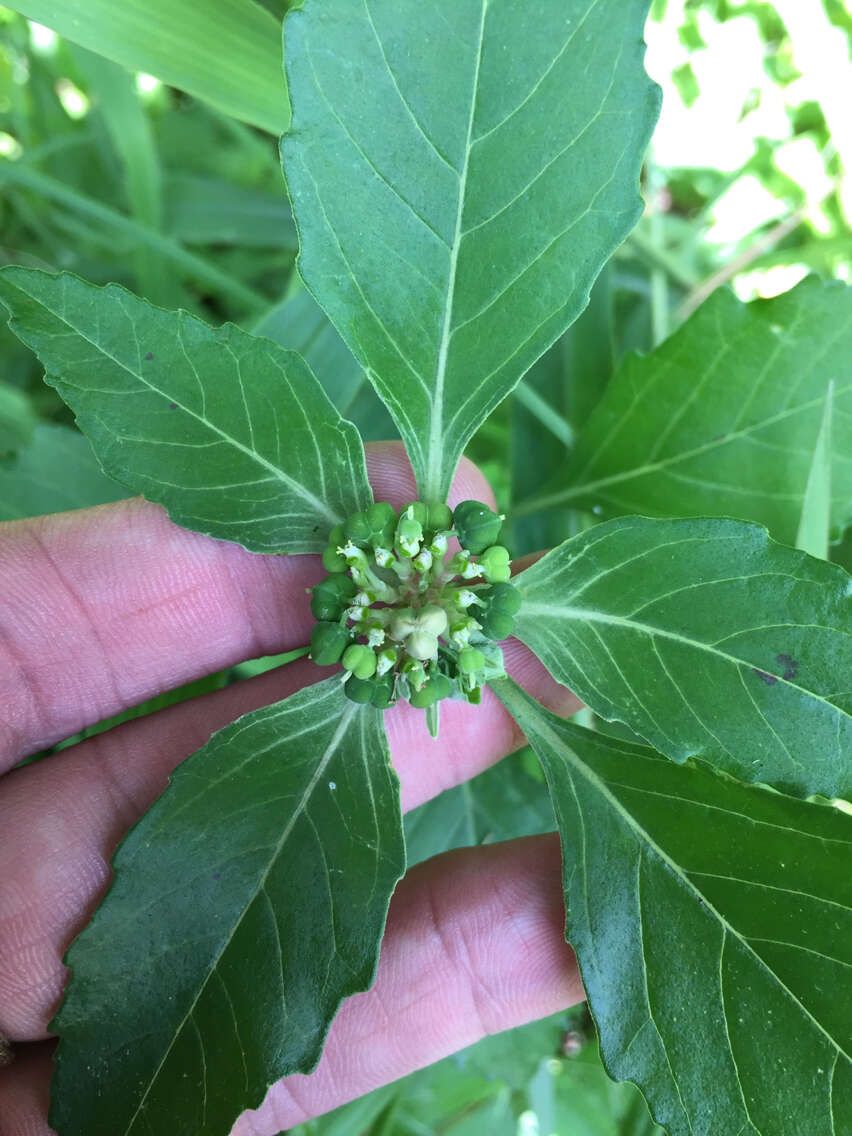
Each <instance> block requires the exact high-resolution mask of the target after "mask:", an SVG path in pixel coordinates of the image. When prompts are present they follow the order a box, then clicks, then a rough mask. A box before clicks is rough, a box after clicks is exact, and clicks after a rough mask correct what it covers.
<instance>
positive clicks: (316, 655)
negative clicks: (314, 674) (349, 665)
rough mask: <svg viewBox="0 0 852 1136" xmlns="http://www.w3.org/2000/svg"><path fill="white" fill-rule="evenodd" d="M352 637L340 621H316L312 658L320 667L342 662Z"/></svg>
mask: <svg viewBox="0 0 852 1136" xmlns="http://www.w3.org/2000/svg"><path fill="white" fill-rule="evenodd" d="M351 640H352V637H351V635H350V634H349V632H348V631H347V630H346V628H345V627H341V626H340V624H339V623H326V622H322V623H316V624H314V629H313V631H312V632H311V652H310V653H311V658H312V659H313V661H314V662H315V663H316V664H317V666H320V667H331V666H333V665H334V664H335V663H338V662H340V656H341V655H342V654H343V652H344V651H345V650H346V648H347V646H348V645H349V643H350V642H351Z"/></svg>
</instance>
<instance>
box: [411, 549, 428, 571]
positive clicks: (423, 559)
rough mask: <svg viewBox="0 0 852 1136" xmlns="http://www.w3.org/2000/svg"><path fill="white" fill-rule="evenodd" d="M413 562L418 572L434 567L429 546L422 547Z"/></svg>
mask: <svg viewBox="0 0 852 1136" xmlns="http://www.w3.org/2000/svg"><path fill="white" fill-rule="evenodd" d="M411 563H412V564H413V565H414V567H415V568H416V569H417V571H418V572H428V571H429V569H430V568H431V567H432V553H431V552H430V551H429V549H428V548H421V549H420V551H419V552H418V553H417V555H416V556H415V557H414V558H413V559H412V561H411Z"/></svg>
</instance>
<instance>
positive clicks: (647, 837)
mask: <svg viewBox="0 0 852 1136" xmlns="http://www.w3.org/2000/svg"><path fill="white" fill-rule="evenodd" d="M492 685H494V686H495V687H498V688H499V694H500V698H501V700H502V701H503V702H505V703H506V705H507V706H508V708H509V709H510V710H511V709H512V706H511V705H510V704H511V703H513V702H514V705H515V709H516V710H519V711H520V712H521V713H523V711H528V710H529V707H528V706H527V705H526V701H522V695H521V694H520V692H518V691H516V690H515V689H514V683H512V680H511V679H509V680H506V679H498V680H496V681H495V682H494V683H492ZM536 730H537V731H538V732H539V734H541V735H543V736H544V738H545V740H546V742H547V744H548V746H549V747H550V749H551V750H552V751H553V753H555V754H556V756H557V759H558V757H559V755H560V752H561V751H562V750H564V752H565V760H566V761H567V762H569V763H570V764H571V765H572V767H573V768H574V769H575V770H576V772H577V773H578V774H579V775H580V776H581V777H582V778H583V779H584V780H585V781H586V782H587V783H588V784H589V785H590V786H591V787H592V788H593V789H595V790H596V791H597V792H598V793H599V794H600V795H601V796H602V797H603V798H604V800H605V801H606V802H607V804H609V805H610V807H611V808H612V809H613V811H614V812H615V813H617V814H618V815H619V816H620V817H621V819H622V821H623V822H624V823H625V824H626V825H627V827H628V828H630V829H631V830H632V831H633V832H634V833H635V834H636V836H637V837H638V838H639V839H640V840H643V841H644V842H645V843H646V844H647V846H648V848H649V849H650V850H651V851H652V852H654V854H655V855H656V856H658V857H659V858H660V859H661V860H662V861H663V862H664V863H665V864H666V865H667V866H668V867H669V868H670V869H671V871H672V872H673V873H674V874H675V876H676V878H677V879H678V880H679V881H680V882H681V883H682V884H683V886H684V887H685V888H686V889H687V890H688V891H689V892H691V893H692V895H693V896H694V897H695V898H696V900H698V902H699V903H700V904H701V906H702V908H703V909H704V910H707V911H710V912H712V914H713V915H714V916H715V917H716V918H717V919H718V921H719V923H720V925H721V927H722V929H723V930H724V931H726V932H729V933H730V934H731V936H732V937H733V938H734V939H735V940H736V941H737V942H738V943H739V944H740V945H741V946H742V947H743V949H744V950H745V951H747V952H748V954H750V955H751V956H752V957H753V958H754V959H755V960H756V961H757V963H758V965H759V966H760V967H762V968H763V969H764V970H765V971H766V973H767V974H768V975H769V976H770V977H771V978H772V979H773V980H774V982H775V983H776V984H777V986H778V987H779V988H780V989H781V990H783V991H784V993H785V994H787V996H788V997H789V998H790V999H791V1000H792V1001H793V1002H795V1004H796V1005H797V1006H798V1007H799V1008H800V1009H801V1011H802V1013H803V1014H804V1015H805V1017H806V1018H808V1019H809V1021H811V1022H812V1023H813V1024H814V1025H815V1026H816V1028H817V1030H819V1032H820V1033H821V1034H822V1035H823V1036H824V1037H825V1038H826V1040H827V1041H828V1042H829V1044H830V1045H831V1046H832V1047H833V1048H834V1049H835V1050H836V1051H837V1053H838V1054H839V1053H842V1054H843V1055H844V1057H846V1058H847V1060H852V1055H850V1054H847V1053H846V1051H845V1050H844V1049H843V1047H842V1046H841V1045H840V1043H839V1042H838V1041H835V1039H834V1038H833V1037H832V1036H831V1034H830V1033H828V1031H827V1030H826V1029H825V1027H824V1026H823V1025H822V1024H821V1023H820V1022H819V1021H817V1019H816V1018H815V1017H814V1016H813V1014H812V1013H811V1012H810V1010H808V1008H807V1007H806V1006H804V1005H803V1004H802V1002H801V1001H800V1000H799V998H798V997H797V996H796V995H795V994H794V993H793V991H792V990H790V988H789V987H788V986H787V985H786V984H785V983H784V982H782V980H781V979H780V978H779V976H778V975H777V974H776V973H775V972H774V971H773V970H772V969H771V968H770V967H769V966H768V964H767V963H766V962H765V961H764V960H763V959H762V958H761V957H760V955H759V954H758V953H757V952H756V951H755V950H754V948H753V947H752V946H751V945H750V944H749V941H748V940H747V939H744V938H743V937H742V936H741V935H740V933H739V932H738V931H737V930H736V928H735V927H733V926H732V924H730V923H729V922H728V920H727V919H726V918H725V916H724V915H722V913H721V912H720V911H719V910H718V909H717V907H716V906H715V905H714V904H713V903H712V902H711V901H710V900H709V899H708V898H707V897H706V896H705V895H704V894H703V893H702V892H701V891H700V890H699V889H698V888H697V887H696V886H695V884H694V883H693V882H692V880H691V879H690V878H689V876H687V875H685V874H684V871H683V869H682V868H681V867H680V865H679V864H678V863H677V862H676V861H675V860H673V859H672V857H671V856H669V854H668V853H667V852H665V851H664V849H663V848H661V847H660V845H659V844H658V843H657V842H656V840H654V838H653V837H652V836H651V834H650V833H649V832H648V831H647V830H646V829H645V828H644V827H643V826H642V825H641V824H640V823H639V821H638V820H637V819H636V818H635V817H634V816H633V815H632V814H631V813H630V812H629V811H628V810H627V809H626V808H625V806H624V805H622V803H621V801H619V799H618V798H617V797H616V796H615V794H614V793H612V792H611V791H610V789H609V787H608V785H607V784H606V782H605V781H603V779H602V778H601V777H599V776H598V774H597V773H595V772H594V771H593V770H592V769H591V768H590V767H589V766H588V765H586V763H585V762H584V761H583V760H582V758H581V757H580V756H579V755H578V754H577V753H575V751H574V749H573V748H572V747H571V745H570V744H569V743H568V742H567V741H566V740H565V739H564V738H562V737H560V736H559V734H558V733H557V732H556V731H555V730H554V729H553V728H552V727H551V726H550V724H549V723H548V722H547V720H546V719H544V718H543V717H542V719H540V720H539V719H537V720H536ZM643 969H644V968H643Z"/></svg>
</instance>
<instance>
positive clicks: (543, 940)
mask: <svg viewBox="0 0 852 1136" xmlns="http://www.w3.org/2000/svg"><path fill="white" fill-rule="evenodd" d="M563 923H564V905H563V900H562V886H561V874H560V865H559V844H558V840H557V838H556V836H555V835H554V836H552V837H531V838H529V839H526V840H514V841H511V842H509V843H506V844H496V845H490V846H485V847H482V848H469V849H464V850H461V851H459V852H451V853H447V854H446V855H444V856H439V857H436V858H435V859H434V860H431V861H428V862H427V863H426V864H422V865H420V866H419V867H418V868H415V869H413V870H412V871H411V872H410V873H409V874H408V875H407V876H406V878H405V880H404V881H403V883H402V885H401V886H400V888H399V890H398V892H397V894H396V895H395V896H394V899H393V902H392V903H391V909H390V915H389V919H388V929H387V933H386V936H385V939H384V942H383V944H382V951H381V957H380V961H379V969H378V974H377V977H376V983H375V985H374V986H373V988H372V989H371V990H369V991H368V992H367V993H366V994H359V995H356V996H355V997H354V998H351V999H349V1000H348V1001H347V1002H345V1003H344V1005H343V1008H342V1009H341V1011H340V1014H339V1015H338V1017H337V1019H336V1021H335V1022H334V1024H333V1025H332V1028H331V1032H330V1034H329V1037H328V1040H327V1042H326V1046H325V1050H324V1053H323V1057H322V1060H321V1061H320V1064H319V1066H318V1067H317V1069H316V1070H315V1072H313V1073H311V1074H310V1075H309V1076H294V1077H288V1078H286V1079H285V1080H283V1081H279V1082H278V1083H277V1084H275V1085H273V1086H272V1088H271V1089H270V1091H269V1093H268V1095H267V1097H266V1100H265V1101H264V1103H263V1104H262V1105H261V1107H260V1108H259V1109H257V1110H256V1111H251V1112H247V1113H244V1114H243V1116H242V1117H241V1118H240V1120H239V1121H238V1122H237V1124H236V1125H235V1127H234V1129H233V1133H232V1136H275V1134H276V1133H278V1132H280V1131H281V1130H282V1129H286V1128H290V1127H291V1126H292V1125H296V1124H300V1123H302V1122H303V1121H304V1120H307V1119H308V1118H309V1117H312V1116H318V1115H320V1114H321V1113H323V1112H327V1111H328V1110H329V1109H331V1108H335V1107H337V1106H338V1105H340V1104H343V1103H344V1102H346V1101H348V1100H352V1099H353V1098H354V1097H357V1096H361V1095H362V1094H363V1093H365V1092H369V1091H370V1090H371V1089H374V1088H376V1087H377V1086H378V1085H384V1084H387V1083H388V1082H389V1081H393V1080H396V1079H397V1078H398V1077H402V1076H405V1074H407V1073H411V1072H413V1070H415V1069H421V1068H423V1067H424V1066H425V1065H430V1064H431V1063H432V1062H433V1061H437V1060H439V1059H440V1058H442V1057H446V1056H447V1055H448V1054H450V1053H455V1052H456V1051H457V1050H459V1049H461V1048H463V1047H464V1046H466V1045H471V1044H472V1043H473V1042H476V1041H479V1040H480V1039H481V1038H482V1037H485V1036H486V1035H487V1034H492V1033H498V1032H500V1031H501V1030H505V1029H509V1028H510V1027H512V1026H517V1025H522V1024H524V1023H525V1022H529V1021H533V1020H535V1019H536V1018H541V1017H544V1016H545V1015H547V1014H551V1013H554V1012H556V1011H557V1010H559V1009H563V1008H564V1007H566V1006H569V1005H573V1004H574V1003H576V1002H579V1001H581V1000H582V999H583V997H584V994H583V988H582V985H581V982H580V977H579V973H578V971H577V965H576V961H575V959H574V955H573V952H572V951H571V950H570V948H569V947H568V946H567V944H566V943H565V940H564V937H563V931H562V928H563Z"/></svg>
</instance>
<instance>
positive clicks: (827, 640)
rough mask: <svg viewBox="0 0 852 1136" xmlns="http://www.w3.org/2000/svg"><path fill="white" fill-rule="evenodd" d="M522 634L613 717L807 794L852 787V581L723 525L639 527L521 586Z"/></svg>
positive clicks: (598, 529) (639, 520)
mask: <svg viewBox="0 0 852 1136" xmlns="http://www.w3.org/2000/svg"><path fill="white" fill-rule="evenodd" d="M518 587H519V588H520V591H521V595H522V597H523V606H522V608H521V611H520V613H519V615H518V616H517V620H516V630H515V634H516V635H517V636H518V637H519V638H520V639H522V640H523V642H524V643H526V644H527V646H528V647H530V648H531V649H532V650H533V651H534V652H535V654H536V655H538V657H539V658H540V659H541V660H542V662H543V663H544V664H545V665H546V666H547V668H548V670H550V672H551V674H552V675H553V676H554V678H556V679H557V680H558V681H559V682H561V683H564V684H565V685H566V686H568V687H570V688H571V689H572V690H573V691H574V692H575V693H576V694H577V696H578V697H579V698H581V699H582V700H583V701H584V702H586V703H587V704H588V705H589V706H590V707H591V708H592V709H593V710H594V711H595V712H596V713H597V714H600V715H601V716H602V717H603V718H606V719H609V720H613V719H617V720H619V721H622V722H625V723H626V724H627V725H628V726H630V728H631V729H633V730H635V732H636V733H637V734H639V735H640V736H641V737H643V738H645V739H646V740H647V741H648V742H650V743H651V744H652V745H654V746H655V748H657V749H658V750H660V751H661V752H662V753H664V754H665V755H666V756H667V757H670V758H673V759H674V760H675V761H684V760H685V759H686V758H687V757H689V756H691V755H699V756H701V757H704V758H706V759H707V760H708V761H710V762H712V763H713V764H714V765H716V766H718V767H719V768H721V769H724V770H726V771H727V772H728V773H731V774H732V775H734V776H736V777H739V778H740V779H741V780H743V781H765V782H769V783H771V784H774V785H776V786H777V787H779V788H784V789H786V790H788V791H790V792H793V793H794V794H797V795H808V794H811V793H823V794H825V795H826V796H829V797H835V796H844V795H846V794H848V793H849V792H850V790H852V761H850V755H852V718H850V714H851V713H852V691H850V690H849V689H848V688H849V681H848V680H849V675H850V674H852V580H850V577H849V575H848V574H847V573H846V572H844V570H843V569H842V568H840V567H838V566H837V565H834V564H828V563H826V562H825V561H821V560H816V559H814V558H813V557H810V556H807V555H806V554H805V553H802V552H797V551H795V550H793V549H790V548H786V547H784V546H783V545H779V544H776V543H775V542H774V541H772V540H771V539H770V538H769V536H768V534H767V532H766V530H765V529H763V528H761V527H759V526H757V525H749V524H745V523H743V522H740V521H729V520H722V519H703V520H650V519H648V518H645V517H626V518H624V519H622V520H615V521H608V522H606V523H604V524H602V525H597V526H595V527H594V528H592V529H590V530H588V531H587V532H584V533H581V534H580V535H579V536H576V537H573V538H572V539H571V540H568V541H566V542H565V543H564V544H562V545H560V546H559V547H558V548H556V549H554V550H553V551H552V552H550V553H548V554H547V556H545V557H543V558H542V559H541V560H539V561H538V562H537V563H536V564H534V565H533V566H532V567H531V568H528V569H527V570H526V571H525V572H523V573H522V575H521V576H519V577H518Z"/></svg>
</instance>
